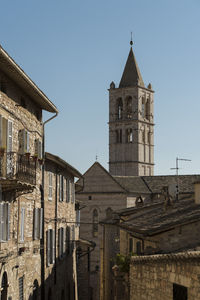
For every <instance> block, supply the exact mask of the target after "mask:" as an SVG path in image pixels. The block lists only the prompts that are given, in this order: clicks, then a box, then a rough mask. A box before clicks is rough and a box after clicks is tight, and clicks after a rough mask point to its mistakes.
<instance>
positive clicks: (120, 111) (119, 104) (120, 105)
mask: <svg viewBox="0 0 200 300" xmlns="http://www.w3.org/2000/svg"><path fill="white" fill-rule="evenodd" d="M122 115H123V102H122V99H121V98H119V99H118V100H117V119H118V120H120V119H122Z"/></svg>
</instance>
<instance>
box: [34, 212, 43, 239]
mask: <svg viewBox="0 0 200 300" xmlns="http://www.w3.org/2000/svg"><path fill="white" fill-rule="evenodd" d="M42 229H43V208H35V209H34V231H33V234H34V240H39V239H41V238H42Z"/></svg>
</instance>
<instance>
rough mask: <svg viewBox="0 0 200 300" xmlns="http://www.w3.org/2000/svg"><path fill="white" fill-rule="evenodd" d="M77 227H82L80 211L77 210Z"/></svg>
mask: <svg viewBox="0 0 200 300" xmlns="http://www.w3.org/2000/svg"><path fill="white" fill-rule="evenodd" d="M76 226H80V209H77V210H76Z"/></svg>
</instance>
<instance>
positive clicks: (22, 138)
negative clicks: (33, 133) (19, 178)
mask: <svg viewBox="0 0 200 300" xmlns="http://www.w3.org/2000/svg"><path fill="white" fill-rule="evenodd" d="M29 139H30V134H29V132H28V131H27V130H26V129H21V130H20V131H19V152H20V153H21V154H25V153H29V152H30V147H29V144H30V143H29Z"/></svg>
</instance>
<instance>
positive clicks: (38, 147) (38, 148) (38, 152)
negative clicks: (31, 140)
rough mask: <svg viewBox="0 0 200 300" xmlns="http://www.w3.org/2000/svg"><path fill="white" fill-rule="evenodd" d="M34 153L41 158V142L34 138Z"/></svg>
mask: <svg viewBox="0 0 200 300" xmlns="http://www.w3.org/2000/svg"><path fill="white" fill-rule="evenodd" d="M35 155H37V157H38V158H39V159H42V142H41V141H40V140H39V139H36V140H35Z"/></svg>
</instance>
